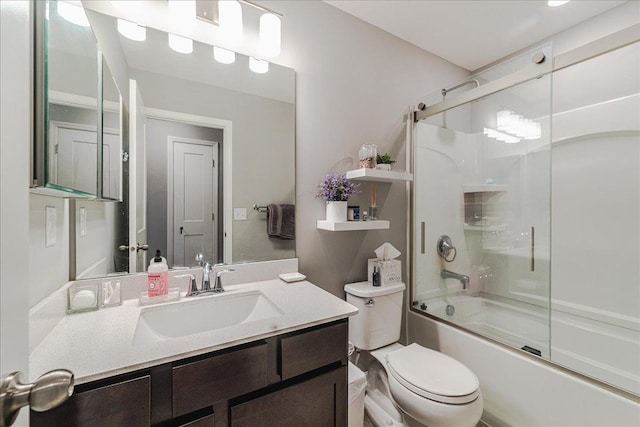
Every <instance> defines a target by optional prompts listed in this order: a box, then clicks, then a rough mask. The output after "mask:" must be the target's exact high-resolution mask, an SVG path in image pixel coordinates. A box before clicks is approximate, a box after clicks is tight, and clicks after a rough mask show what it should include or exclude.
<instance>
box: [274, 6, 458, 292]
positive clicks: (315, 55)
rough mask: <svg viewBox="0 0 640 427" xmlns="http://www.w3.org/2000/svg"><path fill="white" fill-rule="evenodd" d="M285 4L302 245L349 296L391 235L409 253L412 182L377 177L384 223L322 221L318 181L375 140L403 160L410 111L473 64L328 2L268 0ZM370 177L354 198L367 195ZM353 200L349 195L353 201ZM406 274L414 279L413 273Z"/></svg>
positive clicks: (321, 281)
mask: <svg viewBox="0 0 640 427" xmlns="http://www.w3.org/2000/svg"><path fill="white" fill-rule="evenodd" d="M269 7H271V8H273V9H275V10H277V11H279V12H281V13H283V14H284V17H285V18H284V19H283V21H282V33H283V46H282V49H283V53H282V56H281V61H279V63H281V64H282V65H287V66H290V67H292V68H294V69H295V70H296V76H297V81H296V88H297V96H296V165H297V171H296V203H297V212H296V215H297V218H296V232H297V244H296V255H297V256H298V257H299V258H300V271H301V272H302V273H303V274H305V275H307V278H308V279H309V280H310V281H311V282H312V283H315V284H316V285H318V286H320V287H322V288H324V289H326V290H327V291H329V292H331V293H333V294H335V295H338V296H340V297H344V292H343V286H344V284H345V283H349V282H353V281H359V280H365V279H366V271H367V261H366V260H367V259H368V258H373V257H374V252H373V251H374V250H375V249H376V248H377V247H378V246H379V245H381V244H382V243H384V242H390V243H391V244H392V245H393V246H395V247H396V248H398V249H399V250H400V251H401V252H402V253H403V255H402V261H403V267H404V265H405V264H404V263H406V254H405V252H406V244H407V239H406V232H407V221H406V218H407V202H406V199H405V197H406V194H405V184H404V183H394V184H380V185H378V205H379V207H380V217H381V218H383V219H388V220H390V222H391V228H390V229H389V230H383V231H369V232H362V231H358V232H341V233H331V232H327V231H320V230H318V229H316V221H317V220H319V219H324V217H325V204H324V202H323V201H321V200H317V199H315V196H314V190H315V187H316V186H317V185H318V183H319V182H320V180H321V179H322V176H323V175H324V174H326V173H327V172H342V171H345V170H349V169H355V168H357V156H358V148H359V147H360V145H361V144H363V143H369V142H370V143H375V144H377V145H378V151H382V152H385V151H389V152H391V153H392V155H393V156H394V157H396V158H397V159H398V163H396V165H395V167H396V168H397V169H405V168H406V165H405V160H404V159H405V142H404V141H405V124H404V118H405V112H406V111H407V107H408V106H409V105H411V104H415V103H416V101H417V100H418V99H419V98H421V97H423V96H425V95H427V94H430V93H432V92H435V91H436V90H439V89H441V88H442V87H446V86H448V85H450V84H452V83H453V82H456V81H459V80H462V79H463V78H465V77H466V76H468V74H469V73H468V72H467V71H466V70H463V69H462V68H460V67H457V66H455V65H453V64H451V63H449V62H447V61H444V60H443V59H441V58H439V57H437V56H435V55H432V54H430V53H427V52H425V51H423V50H421V49H418V48H417V47H415V46H413V45H411V44H408V43H406V42H404V41H402V40H400V39H398V38H396V37H394V36H392V35H390V34H388V33H386V32H383V31H380V29H378V28H376V27H374V26H372V25H369V24H366V23H364V22H362V21H360V20H358V19H356V18H354V17H352V16H351V15H348V14H345V13H343V12H341V11H339V10H337V9H335V8H333V7H331V6H329V5H327V4H324V3H322V2H287V1H274V2H269ZM368 187H369V186H368V184H365V185H363V186H362V188H363V190H364V193H363V194H362V195H361V196H360V197H359V198H358V199H356V200H354V201H355V202H356V204H357V203H359V204H360V205H361V206H363V207H364V206H367V205H368V197H369V188H368ZM350 204H351V203H350ZM405 280H406V279H405Z"/></svg>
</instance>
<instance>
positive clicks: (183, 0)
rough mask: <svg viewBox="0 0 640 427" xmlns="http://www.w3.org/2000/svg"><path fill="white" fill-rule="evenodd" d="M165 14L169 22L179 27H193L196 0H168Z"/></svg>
mask: <svg viewBox="0 0 640 427" xmlns="http://www.w3.org/2000/svg"><path fill="white" fill-rule="evenodd" d="M167 12H168V15H167V16H168V17H169V18H170V19H169V20H170V21H171V22H175V23H178V24H179V25H180V26H193V23H194V22H195V17H196V0H169V3H168V4H167Z"/></svg>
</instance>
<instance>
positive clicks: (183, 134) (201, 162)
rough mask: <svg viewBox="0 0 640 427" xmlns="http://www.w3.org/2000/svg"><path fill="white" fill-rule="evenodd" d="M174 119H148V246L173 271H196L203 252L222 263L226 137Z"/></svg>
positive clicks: (219, 132) (191, 123) (167, 117)
mask: <svg viewBox="0 0 640 427" xmlns="http://www.w3.org/2000/svg"><path fill="white" fill-rule="evenodd" d="M171 117H172V116H171V112H168V113H167V115H166V116H163V118H162V119H161V120H160V119H158V118H155V116H153V115H152V116H151V117H148V119H147V121H148V122H147V123H148V125H147V131H148V132H147V143H148V150H147V160H148V169H147V179H148V198H147V202H148V206H149V217H148V223H149V244H150V245H151V248H152V249H154V250H155V249H160V250H162V251H163V253H164V252H166V254H167V261H168V263H169V265H171V266H173V265H177V266H189V265H194V264H195V255H196V254H197V253H198V252H202V253H203V254H204V255H205V257H206V259H207V261H211V262H222V259H223V249H222V246H223V242H222V239H221V235H222V233H221V232H220V228H221V227H222V217H221V216H219V214H218V213H219V212H222V210H221V209H220V206H221V203H222V202H221V199H222V194H223V190H222V182H223V177H222V172H223V171H222V162H221V161H219V160H220V159H221V153H222V146H223V144H224V141H223V132H222V130H221V129H219V128H215V127H209V126H208V125H205V124H204V123H203V124H202V125H195V124H193V121H192V122H185V121H182V120H180V119H181V116H175V117H174V118H173V119H171ZM182 118H183V117H182Z"/></svg>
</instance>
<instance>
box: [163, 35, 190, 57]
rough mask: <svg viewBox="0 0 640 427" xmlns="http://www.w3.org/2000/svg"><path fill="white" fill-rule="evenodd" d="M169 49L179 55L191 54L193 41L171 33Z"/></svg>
mask: <svg viewBox="0 0 640 427" xmlns="http://www.w3.org/2000/svg"><path fill="white" fill-rule="evenodd" d="M169 47H170V48H171V49H173V50H175V51H176V52H179V53H191V52H193V40H191V39H188V38H186V37H181V36H176V35H175V34H171V33H169Z"/></svg>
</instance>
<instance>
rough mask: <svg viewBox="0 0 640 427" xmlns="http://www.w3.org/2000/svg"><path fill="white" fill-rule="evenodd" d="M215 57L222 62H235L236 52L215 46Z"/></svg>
mask: <svg viewBox="0 0 640 427" xmlns="http://www.w3.org/2000/svg"><path fill="white" fill-rule="evenodd" d="M213 58H214V59H215V60H216V61H218V62H220V63H222V64H233V63H234V61H235V60H236V53H235V52H234V51H232V50H227V49H223V48H221V47H218V46H214V47H213Z"/></svg>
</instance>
